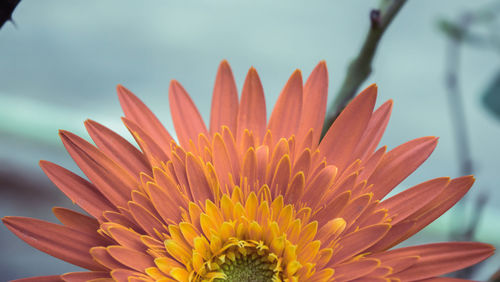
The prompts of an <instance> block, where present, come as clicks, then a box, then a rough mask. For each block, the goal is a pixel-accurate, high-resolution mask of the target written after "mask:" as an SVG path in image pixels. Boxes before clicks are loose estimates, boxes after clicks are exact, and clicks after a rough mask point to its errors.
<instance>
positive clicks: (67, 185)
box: [40, 161, 115, 221]
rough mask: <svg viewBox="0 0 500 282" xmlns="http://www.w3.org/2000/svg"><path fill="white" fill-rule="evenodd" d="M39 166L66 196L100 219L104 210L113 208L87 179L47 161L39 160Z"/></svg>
mask: <svg viewBox="0 0 500 282" xmlns="http://www.w3.org/2000/svg"><path fill="white" fill-rule="evenodd" d="M40 167H41V168H42V169H43V171H44V172H45V174H47V176H48V177H49V178H50V180H51V181H52V182H53V183H54V184H55V185H56V186H57V187H58V188H59V189H60V190H61V191H62V192H63V193H64V194H65V195H66V196H67V197H68V198H70V199H71V200H72V201H73V202H74V203H76V204H77V205H78V206H80V207H81V208H82V209H83V210H85V211H86V212H88V213H89V214H91V215H92V216H93V217H95V218H97V219H99V220H101V221H102V220H103V215H102V213H103V212H104V211H113V210H115V208H114V207H113V205H112V204H111V203H110V202H109V201H108V200H107V199H106V198H105V197H104V196H103V195H102V194H101V192H99V191H98V190H97V189H96V187H95V186H94V185H92V184H91V183H89V182H88V181H87V180H85V179H83V178H81V177H80V176H78V175H76V174H74V173H72V172H71V171H69V170H67V169H65V168H63V167H61V166H58V165H56V164H54V163H51V162H48V161H40Z"/></svg>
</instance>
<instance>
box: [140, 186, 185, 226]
mask: <svg viewBox="0 0 500 282" xmlns="http://www.w3.org/2000/svg"><path fill="white" fill-rule="evenodd" d="M174 189H175V190H174ZM148 190H149V193H150V195H151V201H152V202H153V205H154V206H155V208H156V210H157V211H158V213H159V214H160V216H161V217H162V218H163V220H165V221H166V222H167V223H170V224H174V223H176V222H179V221H180V220H181V209H180V208H179V204H180V203H183V201H182V198H180V195H179V193H178V190H177V187H175V186H174V187H171V186H168V187H166V189H164V188H161V187H159V186H158V185H156V184H154V183H151V182H150V183H148Z"/></svg>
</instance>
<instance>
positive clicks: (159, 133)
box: [116, 85, 173, 148]
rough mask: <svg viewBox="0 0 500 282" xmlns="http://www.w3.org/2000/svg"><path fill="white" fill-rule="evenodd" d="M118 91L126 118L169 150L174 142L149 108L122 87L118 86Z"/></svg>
mask: <svg viewBox="0 0 500 282" xmlns="http://www.w3.org/2000/svg"><path fill="white" fill-rule="evenodd" d="M116 90H117V91H118V99H119V100H120V104H121V106H122V109H123V112H124V113H125V117H126V118H127V119H129V120H131V121H133V122H134V123H136V124H138V125H139V126H140V127H142V128H143V129H144V131H145V132H146V133H147V134H148V135H150V136H151V137H153V138H154V139H155V140H156V141H157V142H158V144H160V145H161V146H163V147H166V148H169V146H170V141H172V140H173V138H172V136H170V134H169V133H168V131H167V130H166V129H165V127H164V126H163V125H162V124H161V122H160V121H159V120H158V118H157V117H156V116H155V115H154V114H153V113H152V112H151V111H150V110H149V109H148V107H147V106H146V105H144V103H143V102H142V101H141V100H140V99H139V98H137V97H136V96H135V95H134V94H133V93H132V92H130V91H129V90H128V89H126V88H125V87H123V86H122V85H118V86H117V88H116Z"/></svg>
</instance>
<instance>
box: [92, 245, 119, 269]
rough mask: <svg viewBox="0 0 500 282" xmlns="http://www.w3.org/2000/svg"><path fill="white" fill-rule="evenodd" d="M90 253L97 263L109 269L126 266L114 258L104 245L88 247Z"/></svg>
mask: <svg viewBox="0 0 500 282" xmlns="http://www.w3.org/2000/svg"><path fill="white" fill-rule="evenodd" d="M90 255H92V258H93V259H94V260H95V261H97V262H98V263H100V264H102V265H104V266H105V267H107V268H109V269H118V268H126V266H124V265H123V264H121V263H119V262H118V261H117V260H116V259H114V258H113V257H112V256H111V255H110V254H109V253H108V250H107V249H106V248H105V247H93V248H91V249H90Z"/></svg>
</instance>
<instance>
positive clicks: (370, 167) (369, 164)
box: [359, 146, 387, 181]
mask: <svg viewBox="0 0 500 282" xmlns="http://www.w3.org/2000/svg"><path fill="white" fill-rule="evenodd" d="M386 150H387V146H383V147H381V148H380V149H378V150H377V151H376V152H375V153H373V154H372V155H371V156H369V157H368V159H363V170H362V171H361V172H360V174H359V180H360V181H363V180H366V179H368V178H370V176H371V175H372V173H373V172H374V171H375V169H376V168H377V167H378V164H379V163H380V161H382V159H383V157H384V155H385V151H386Z"/></svg>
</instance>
